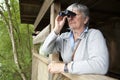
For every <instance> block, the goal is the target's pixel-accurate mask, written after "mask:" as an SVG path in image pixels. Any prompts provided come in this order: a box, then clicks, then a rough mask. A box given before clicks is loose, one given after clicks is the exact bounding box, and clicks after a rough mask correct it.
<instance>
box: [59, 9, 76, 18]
mask: <svg viewBox="0 0 120 80" xmlns="http://www.w3.org/2000/svg"><path fill="white" fill-rule="evenodd" d="M59 15H60V16H67V17H70V16H76V13H74V12H72V11H69V10H65V11H60V12H59Z"/></svg>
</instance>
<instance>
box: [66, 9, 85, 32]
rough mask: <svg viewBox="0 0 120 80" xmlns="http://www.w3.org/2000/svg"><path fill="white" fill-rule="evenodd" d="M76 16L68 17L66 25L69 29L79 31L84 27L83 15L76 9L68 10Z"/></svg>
mask: <svg viewBox="0 0 120 80" xmlns="http://www.w3.org/2000/svg"><path fill="white" fill-rule="evenodd" d="M70 11H72V12H74V13H75V14H76V16H70V17H68V18H67V19H68V25H69V27H70V28H71V29H73V30H74V29H79V28H81V27H84V25H85V24H86V18H85V17H84V15H83V13H81V12H79V11H77V9H72V10H70Z"/></svg>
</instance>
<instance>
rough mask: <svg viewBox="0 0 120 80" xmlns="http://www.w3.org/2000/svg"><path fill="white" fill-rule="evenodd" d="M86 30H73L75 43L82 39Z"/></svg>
mask: <svg viewBox="0 0 120 80" xmlns="http://www.w3.org/2000/svg"><path fill="white" fill-rule="evenodd" d="M84 29H85V28H84V27H83V28H80V29H76V30H73V36H74V40H75V41H76V40H77V39H78V38H79V37H80V35H81V33H82V32H83V31H84Z"/></svg>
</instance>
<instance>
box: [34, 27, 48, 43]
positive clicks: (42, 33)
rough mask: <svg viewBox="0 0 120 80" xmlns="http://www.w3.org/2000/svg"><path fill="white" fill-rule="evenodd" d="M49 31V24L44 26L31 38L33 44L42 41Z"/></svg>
mask: <svg viewBox="0 0 120 80" xmlns="http://www.w3.org/2000/svg"><path fill="white" fill-rule="evenodd" d="M49 33H50V25H48V26H47V27H45V28H44V29H43V30H42V31H41V32H40V33H39V34H38V35H37V36H36V37H34V38H33V44H39V43H42V42H44V40H45V39H46V37H47V36H48V34H49Z"/></svg>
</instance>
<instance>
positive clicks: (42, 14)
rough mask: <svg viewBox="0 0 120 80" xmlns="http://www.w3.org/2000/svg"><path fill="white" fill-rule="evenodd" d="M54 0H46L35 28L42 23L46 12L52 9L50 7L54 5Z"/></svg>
mask: <svg viewBox="0 0 120 80" xmlns="http://www.w3.org/2000/svg"><path fill="white" fill-rule="evenodd" d="M53 1H54V0H45V1H44V3H43V5H42V7H41V9H40V11H39V14H38V16H37V18H36V20H35V23H34V26H35V28H36V27H37V26H38V24H39V23H40V21H41V20H42V18H43V16H44V15H45V13H46V11H47V10H48V8H49V7H50V5H51V4H52V3H53Z"/></svg>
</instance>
